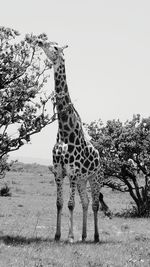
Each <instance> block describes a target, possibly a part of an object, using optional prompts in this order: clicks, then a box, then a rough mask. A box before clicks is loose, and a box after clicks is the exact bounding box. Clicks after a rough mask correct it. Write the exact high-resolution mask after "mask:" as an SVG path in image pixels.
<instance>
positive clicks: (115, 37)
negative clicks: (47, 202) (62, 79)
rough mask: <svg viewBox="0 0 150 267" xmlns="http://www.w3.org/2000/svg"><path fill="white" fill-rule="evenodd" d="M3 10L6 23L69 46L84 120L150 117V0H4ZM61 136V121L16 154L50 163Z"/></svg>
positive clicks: (71, 81)
mask: <svg viewBox="0 0 150 267" xmlns="http://www.w3.org/2000/svg"><path fill="white" fill-rule="evenodd" d="M1 11H2V12H1V18H0V21H1V25H2V26H6V27H11V28H14V29H16V30H18V31H19V32H20V33H21V34H23V35H24V34H26V33H34V34H40V33H43V32H45V33H46V34H47V35H48V38H49V40H50V41H56V42H58V43H59V44H60V45H65V44H67V45H68V46H69V47H68V48H67V49H66V50H65V60H66V73H67V82H68V87H69V91H70V95H71V98H72V102H73V103H74V105H75V107H76V109H77V110H78V112H79V114H80V116H81V118H82V121H83V122H91V121H93V120H98V119H99V118H101V119H102V121H103V122H106V121H107V120H109V119H118V118H119V119H120V120H121V121H125V120H127V119H131V118H132V116H133V114H137V113H139V114H141V116H142V117H148V116H149V115H150V108H149V106H150V105H149V103H150V16H149V14H150V1H149V0H143V1H141V0H126V1H123V0H76V1H72V0H61V1H60V0H55V1H54V0H43V1H35V0H22V1H19V0H13V1H8V0H5V1H2V3H1ZM50 79H51V80H53V73H51V77H50ZM46 86H49V90H50V91H51V90H53V85H52V83H51V84H49V85H48V84H47V85H46ZM56 134H57V122H55V123H53V124H50V125H49V126H48V127H47V128H45V129H44V130H42V132H41V133H40V134H37V135H36V136H33V137H32V138H31V144H27V145H24V146H23V147H22V148H21V149H20V150H18V151H16V152H13V153H11V156H13V157H16V158H19V157H26V158H27V157H32V158H40V159H43V160H44V159H47V160H48V161H49V162H51V159H52V148H53V145H54V144H55V140H56Z"/></svg>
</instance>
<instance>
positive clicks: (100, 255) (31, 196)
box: [0, 166, 150, 267]
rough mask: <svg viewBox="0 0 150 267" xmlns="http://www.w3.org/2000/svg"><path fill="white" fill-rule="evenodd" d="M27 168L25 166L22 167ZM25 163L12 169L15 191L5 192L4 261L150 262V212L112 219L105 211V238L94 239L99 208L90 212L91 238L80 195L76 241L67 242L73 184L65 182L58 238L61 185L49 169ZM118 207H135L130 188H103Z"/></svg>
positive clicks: (4, 266)
mask: <svg viewBox="0 0 150 267" xmlns="http://www.w3.org/2000/svg"><path fill="white" fill-rule="evenodd" d="M19 168H21V166H20V167H19ZM39 169H40V168H39V166H38V168H37V172H36V168H35V166H34V171H32V168H31V169H30V172H29V168H28V171H26V169H25V168H24V169H23V170H22V169H21V171H18V170H17V171H12V172H9V173H8V174H7V177H6V181H5V182H7V184H8V186H9V187H10V189H11V194H12V195H11V196H8V197H5V198H4V197H1V198H0V201H1V207H0V267H24V266H25V267H49V266H64V267H75V266H76V267H80V266H89V267H96V266H102V267H112V266H115V267H122V266H129V267H130V266H144V267H148V266H150V251H149V248H150V224H149V219H147V218H144V219H142V218H124V217H117V216H114V217H113V219H112V220H109V219H108V218H107V217H105V216H104V215H103V213H102V212H99V231H100V242H99V243H98V244H95V243H94V242H93V234H94V233H93V214H92V210H91V205H90V207H89V214H88V238H87V241H86V242H85V243H82V242H81V241H80V238H81V229H82V222H81V217H82V210H81V205H80V199H79V197H78V195H77V196H76V206H75V212H74V234H75V242H74V243H73V244H69V243H68V242H67V235H68V209H67V201H68V195H69V184H68V181H67V180H66V181H65V185H64V209H63V215H62V237H61V241H60V242H59V243H56V242H55V241H54V234H55V222H56V205H55V202H56V187H55V183H54V182H53V176H52V175H50V174H49V171H48V169H46V168H45V169H44V168H43V169H42V171H43V172H42V175H41V172H39ZM103 193H104V196H105V201H106V202H107V204H108V205H109V207H110V209H111V210H112V211H113V213H114V214H115V213H117V212H119V213H121V212H122V210H124V209H128V208H130V207H131V199H130V198H129V197H128V196H127V195H126V194H120V193H118V192H112V191H111V190H109V189H103Z"/></svg>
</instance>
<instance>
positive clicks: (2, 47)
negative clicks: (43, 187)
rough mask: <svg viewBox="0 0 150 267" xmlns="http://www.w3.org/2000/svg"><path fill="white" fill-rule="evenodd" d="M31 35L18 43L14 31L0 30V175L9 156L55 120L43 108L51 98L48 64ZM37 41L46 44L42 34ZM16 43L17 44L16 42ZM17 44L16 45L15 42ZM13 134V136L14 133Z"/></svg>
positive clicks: (45, 37) (34, 37)
mask: <svg viewBox="0 0 150 267" xmlns="http://www.w3.org/2000/svg"><path fill="white" fill-rule="evenodd" d="M36 38H37V37H36V36H34V35H29V34H28V35H26V36H25V37H24V39H23V40H20V35H19V33H18V32H17V31H16V30H13V29H10V28H5V27H0V174H2V175H3V174H4V170H5V169H7V167H6V166H8V164H7V157H6V155H7V154H8V152H12V151H14V150H17V149H19V148H20V147H21V146H23V145H24V143H25V142H29V141H30V136H31V135H33V134H36V133H38V132H40V131H41V129H42V128H44V127H45V126H46V125H48V124H49V123H51V122H52V121H53V120H54V119H55V118H54V116H52V117H49V115H48V113H47V110H46V105H47V102H48V100H49V99H51V98H52V93H51V94H48V95H47V94H46V92H44V90H43V88H44V85H45V83H46V82H47V79H48V77H49V73H48V71H49V69H50V68H51V65H50V63H49V62H48V61H47V59H44V56H42V51H41V50H40V49H39V48H38V46H35V45H33V44H34V40H36ZM38 38H40V39H43V40H47V36H46V35H45V34H41V35H39V36H38ZM18 39H19V40H18ZM16 40H18V41H16ZM14 131H15V133H14Z"/></svg>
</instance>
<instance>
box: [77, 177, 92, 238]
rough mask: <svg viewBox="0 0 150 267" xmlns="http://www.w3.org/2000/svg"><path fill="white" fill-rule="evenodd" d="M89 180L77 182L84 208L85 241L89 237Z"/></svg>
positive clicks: (83, 230)
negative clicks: (87, 185)
mask: <svg viewBox="0 0 150 267" xmlns="http://www.w3.org/2000/svg"><path fill="white" fill-rule="evenodd" d="M86 184H87V181H85V180H82V179H81V180H79V181H78V183H77V188H78V192H79V195H80V199H81V203H82V209H83V222H82V241H85V239H86V237H87V214H88V206H89V198H88V194H87V191H86Z"/></svg>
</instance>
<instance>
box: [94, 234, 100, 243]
mask: <svg viewBox="0 0 150 267" xmlns="http://www.w3.org/2000/svg"><path fill="white" fill-rule="evenodd" d="M94 242H95V243H98V242H99V235H94Z"/></svg>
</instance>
